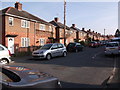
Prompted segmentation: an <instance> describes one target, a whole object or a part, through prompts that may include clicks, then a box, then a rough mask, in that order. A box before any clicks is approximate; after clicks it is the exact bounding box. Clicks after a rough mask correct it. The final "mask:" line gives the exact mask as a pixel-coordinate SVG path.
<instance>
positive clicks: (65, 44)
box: [64, 0, 66, 46]
mask: <svg viewBox="0 0 120 90" xmlns="http://www.w3.org/2000/svg"><path fill="white" fill-rule="evenodd" d="M65 31H66V0H64V45H65V46H66V32H65Z"/></svg>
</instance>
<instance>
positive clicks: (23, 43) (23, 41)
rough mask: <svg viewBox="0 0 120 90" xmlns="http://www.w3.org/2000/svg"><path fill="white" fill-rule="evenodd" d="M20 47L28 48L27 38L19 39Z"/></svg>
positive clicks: (28, 40)
mask: <svg viewBox="0 0 120 90" xmlns="http://www.w3.org/2000/svg"><path fill="white" fill-rule="evenodd" d="M21 46H22V47H28V46H30V39H29V38H21Z"/></svg>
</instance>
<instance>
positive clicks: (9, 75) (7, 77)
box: [0, 68, 21, 82]
mask: <svg viewBox="0 0 120 90" xmlns="http://www.w3.org/2000/svg"><path fill="white" fill-rule="evenodd" d="M0 76H2V81H6V82H19V81H20V80H21V79H20V77H19V76H18V75H17V74H15V73H14V72H12V71H10V70H7V69H4V68H2V69H1V71H0Z"/></svg>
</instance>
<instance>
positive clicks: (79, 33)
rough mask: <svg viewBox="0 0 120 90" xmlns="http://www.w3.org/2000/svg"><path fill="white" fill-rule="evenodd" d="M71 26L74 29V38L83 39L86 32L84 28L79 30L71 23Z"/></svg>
mask: <svg viewBox="0 0 120 90" xmlns="http://www.w3.org/2000/svg"><path fill="white" fill-rule="evenodd" d="M71 28H72V29H74V30H76V38H75V39H76V41H85V39H86V35H87V33H86V31H85V30H84V28H82V30H80V29H79V28H77V27H76V25H75V24H72V26H71Z"/></svg>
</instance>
